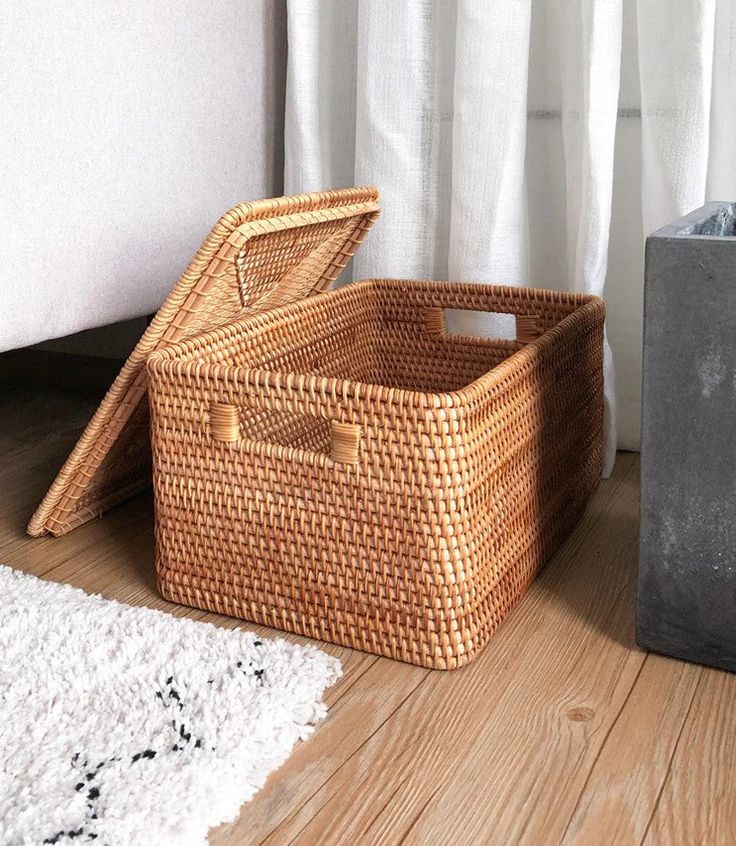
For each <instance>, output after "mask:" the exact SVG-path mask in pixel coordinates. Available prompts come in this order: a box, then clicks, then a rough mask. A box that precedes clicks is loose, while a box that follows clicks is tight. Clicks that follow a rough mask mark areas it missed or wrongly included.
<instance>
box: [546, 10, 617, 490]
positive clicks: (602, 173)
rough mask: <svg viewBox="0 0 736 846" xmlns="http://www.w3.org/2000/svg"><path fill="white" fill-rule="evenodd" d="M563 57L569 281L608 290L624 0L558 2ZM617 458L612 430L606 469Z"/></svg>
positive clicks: (607, 366) (608, 403) (610, 382)
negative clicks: (607, 277) (605, 286)
mask: <svg viewBox="0 0 736 846" xmlns="http://www.w3.org/2000/svg"><path fill="white" fill-rule="evenodd" d="M556 11H557V31H558V33H559V35H558V38H559V51H560V57H561V78H562V135H563V146H564V151H565V186H566V223H567V225H566V230H567V275H568V279H567V283H568V287H569V288H570V289H572V290H574V291H585V292H589V293H592V294H597V295H598V296H599V297H602V296H603V288H604V284H605V281H606V268H607V264H608V239H609V230H610V225H611V198H612V192H613V151H614V142H615V138H616V120H617V113H618V94H619V77H620V68H621V20H622V18H621V2H620V0H608V2H605V3H600V2H597V0H563V2H559V3H557V4H556ZM604 370H605V373H606V387H605V415H606V428H607V431H609V433H612V432H613V430H614V428H615V402H616V401H615V385H614V375H613V360H612V356H611V350H610V347H609V345H608V341H606V342H605V346H604ZM615 457H616V442H615V440H614V437H613V436H612V434H611V435H610V436H609V438H608V441H607V445H606V454H605V461H604V472H605V473H606V474H608V473H610V471H611V469H612V468H613V462H614V460H615Z"/></svg>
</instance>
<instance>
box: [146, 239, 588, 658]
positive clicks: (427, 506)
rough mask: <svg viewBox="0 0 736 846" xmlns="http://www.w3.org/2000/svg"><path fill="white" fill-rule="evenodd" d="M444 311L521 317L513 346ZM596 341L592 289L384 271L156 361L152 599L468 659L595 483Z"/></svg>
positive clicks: (348, 641)
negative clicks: (391, 276)
mask: <svg viewBox="0 0 736 846" xmlns="http://www.w3.org/2000/svg"><path fill="white" fill-rule="evenodd" d="M298 240H299V231H298V230H295V231H294V233H293V239H292V241H290V242H289V243H290V244H291V243H297V242H298ZM285 249H287V250H288V249H289V246H288V244H287V245H286V246H285ZM304 272H308V269H307V270H305V271H304ZM241 284H243V285H244V286H247V284H248V278H247V275H246V276H243V277H242V278H241ZM274 284H276V283H274ZM446 309H470V310H477V311H486V312H497V313H504V314H512V315H515V316H516V326H517V337H516V339H515V340H493V339H482V338H477V337H469V336H462V335H457V334H452V333H450V332H448V331H447V330H446V328H445V319H444V317H445V310H446ZM602 346H603V304H602V302H601V301H600V300H599V299H597V298H595V297H589V296H584V295H580V294H566V293H555V292H551V291H543V290H531V289H524V288H502V287H490V286H483V285H474V284H459V283H458V284H455V283H447V282H411V281H400V280H384V279H380V280H367V281H362V282H357V283H354V284H352V285H348V286H346V287H343V288H340V289H337V290H333V291H329V292H326V293H317V294H315V295H312V296H309V297H307V298H305V299H301V300H300V301H298V302H295V303H290V304H286V305H283V306H281V307H278V308H275V309H270V310H268V311H264V312H261V313H258V314H254V315H252V316H250V317H246V318H245V319H242V320H238V321H236V322H233V323H231V324H229V325H226V326H224V327H220V328H217V329H214V330H212V331H209V332H205V333H203V334H201V335H198V336H195V337H192V338H189V339H187V340H184V341H182V342H180V343H176V344H173V345H171V346H168V347H165V348H162V349H159V350H158V351H156V352H154V353H153V354H152V355H151V356H150V357H149V358H148V362H147V370H148V381H149V402H150V411H151V440H152V447H153V466H154V492H155V504H156V540H157V571H158V581H159V587H160V590H161V592H162V593H163V595H164V596H165V597H167V598H169V599H172V600H174V601H177V602H182V603H185V604H188V605H194V606H197V607H200V608H206V609H210V610H214V611H217V612H220V613H224V614H230V615H233V616H237V617H242V618H244V619H247V620H251V621H255V622H258V623H265V624H267V625H269V626H275V627H277V628H280V629H285V630H288V631H292V632H298V633H301V634H305V635H309V636H310V637H315V638H319V639H323V640H328V641H333V642H336V643H341V644H345V645H347V646H351V647H355V648H358V649H363V650H366V651H368V652H373V653H377V654H381V655H387V656H390V657H392V658H397V659H400V660H403V661H408V662H411V663H415V664H420V665H422V666H425V667H434V668H445V669H446V668H454V667H458V666H461V665H463V664H465V663H467V662H468V661H469V660H470V659H471V658H473V657H474V656H475V655H476V654H477V653H478V651H479V650H480V649H481V648H482V647H483V646H484V644H485V643H486V642H487V641H488V639H489V637H490V635H491V634H492V633H493V631H494V630H495V629H496V628H497V626H498V625H499V623H500V622H501V620H502V619H503V617H504V615H505V614H506V613H507V611H508V610H509V609H510V608H511V606H512V605H513V604H514V603H515V602H516V600H517V599H518V598H519V597H520V596H521V595H522V593H523V592H524V591H525V589H526V588H527V587H528V585H529V584H530V583H531V581H532V580H533V578H534V576H535V574H536V573H537V571H538V570H539V568H540V567H541V566H542V564H543V563H544V562H545V561H546V560H547V559H548V557H549V556H550V555H551V553H552V552H553V551H554V550H555V548H556V547H557V546H558V545H559V544H560V542H561V541H562V540H563V538H564V537H565V535H566V534H567V533H568V532H569V530H570V529H571V528H572V526H573V525H574V523H575V522H576V520H577V519H578V517H579V516H580V514H581V511H582V509H583V507H584V505H585V502H586V500H587V499H588V497H589V495H590V494H591V492H592V491H593V489H594V487H595V485H596V482H597V480H598V478H599V476H600V472H601V454H602V417H603V378H602Z"/></svg>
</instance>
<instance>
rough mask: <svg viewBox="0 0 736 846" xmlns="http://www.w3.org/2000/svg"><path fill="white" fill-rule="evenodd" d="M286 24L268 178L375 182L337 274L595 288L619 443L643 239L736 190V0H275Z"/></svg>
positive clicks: (626, 439)
mask: <svg viewBox="0 0 736 846" xmlns="http://www.w3.org/2000/svg"><path fill="white" fill-rule="evenodd" d="M288 37H289V58H288V82H287V111H286V173H285V181H286V190H287V191H289V192H291V191H302V190H312V189H317V188H322V187H327V186H340V185H348V184H364V183H369V184H375V185H377V186H378V187H379V188H380V189H381V193H382V206H383V215H382V219H381V221H380V223H379V225H378V226H377V227H376V228H375V229H374V230H373V232H372V233H371V235H370V237H369V238H368V239H367V240H366V242H365V244H364V245H363V247H362V248H361V250H360V251H359V254H358V256H357V257H356V259H355V269H354V272H355V275H356V276H357V277H361V276H370V275H392V276H407V277H416V278H421V277H424V278H432V277H434V278H447V277H449V278H452V279H465V280H469V281H476V282H493V283H500V284H524V285H534V286H537V287H548V288H562V289H571V290H578V291H591V292H593V293H596V294H602V295H603V296H604V298H605V299H606V301H607V304H608V315H609V319H608V337H609V339H610V342H611V346H612V348H613V357H612V356H611V354H610V350H607V356H606V376H607V392H606V400H607V411H608V423H609V449H608V463H609V466H610V463H611V461H612V458H613V450H614V448H615V445H616V442H617V441H616V428H618V445H619V446H621V447H623V448H634V449H635V448H637V447H638V438H639V410H640V409H639V386H640V375H641V374H640V369H641V354H640V346H641V316H642V301H641V289H642V273H643V249H642V248H643V234H644V233H645V232H648V231H651V230H652V229H654V228H656V227H657V226H659V225H661V224H663V223H665V222H667V221H668V220H671V219H674V218H675V217H678V216H680V215H681V214H684V213H685V212H687V211H690V210H691V209H692V208H694V207H696V206H697V205H700V204H701V203H702V202H703V201H704V200H705V199H706V198H710V197H716V196H717V197H718V198H719V199H725V198H727V197H726V195H728V194H729V193H730V195H731V196H730V198H731V199H733V198H734V197H736V175H735V174H736V169H734V167H733V165H732V164H731V162H732V142H733V137H734V129H735V128H736V109H735V104H736V97H734V91H735V90H736V89H735V88H734V82H735V81H736V80H735V77H736V68H735V67H734V62H735V61H736V59H735V58H734V55H735V54H734V41H735V40H736V0H717V2H716V0H639V3H638V4H635V3H634V0H534V2H532V0H504V2H479V0H456V2H434V0H407V2H393V0H288ZM637 47H638V49H637ZM639 67H641V75H640V74H639ZM464 320H465V321H466V322H465V323H464V324H463V326H464V328H466V329H469V330H474V331H481V332H494V331H499V328H500V327H499V326H498V325H497V324H492V323H490V322H489V321H488V320H484V319H482V318H472V319H471V318H464ZM457 328H460V327H457ZM613 360H615V362H616V370H617V380H616V381H617V388H616V390H614V375H613V374H614V368H613ZM616 408H617V409H618V414H616V412H615V409H616ZM616 423H618V427H617V426H616Z"/></svg>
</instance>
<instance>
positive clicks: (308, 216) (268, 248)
mask: <svg viewBox="0 0 736 846" xmlns="http://www.w3.org/2000/svg"><path fill="white" fill-rule="evenodd" d="M378 214H379V207H378V192H377V191H376V190H375V189H374V188H346V189H342V190H336V191H325V192H322V193H317V194H302V195H297V196H294V197H278V198H276V199H272V200H259V201H257V202H254V203H243V204H242V205H239V206H236V207H235V208H233V209H231V210H230V211H229V212H227V214H225V215H223V217H221V218H220V220H219V221H218V223H217V224H216V225H215V227H214V228H213V230H212V231H211V232H210V234H209V235H208V236H207V239H206V240H205V242H204V243H203V244H202V246H201V247H200V248H199V250H198V252H197V254H196V255H195V257H194V259H193V260H192V262H191V264H190V265H189V267H188V268H187V270H186V271H185V273H184V274H183V276H182V277H181V278H180V279H179V281H178V282H177V283H176V285H175V286H174V288H173V290H172V291H171V293H170V294H169V296H168V297H167V299H166V301H165V302H164V304H163V305H162V306H161V308H160V309H159V311H158V313H157V314H156V316H155V317H154V318H153V320H152V322H151V324H150V326H149V327H148V329H147V330H146V332H145V333H144V334H143V336H142V337H141V339H140V341H139V342H138V344H137V345H136V347H135V349H134V350H133V352H132V353H131V355H130V357H129V358H128V360H127V361H126V362H125V364H124V366H123V368H122V370H121V371H120V373H119V374H118V376H117V378H116V379H115V381H114V382H113V385H112V387H111V388H110V390H109V391H108V392H107V395H106V396H105V398H104V399H103V401H102V402H101V403H100V406H99V408H98V409H97V411H96V412H95V415H94V417H93V418H92V420H91V421H90V422H89V424H88V425H87V428H86V429H85V430H84V432H83V433H82V436H81V437H80V439H79V441H78V442H77V444H76V446H75V447H74V449H73V450H72V452H71V454H70V455H69V458H68V459H67V460H66V462H65V463H64V466H63V467H62V468H61V470H60V471H59V474H58V476H57V477H56V479H55V480H54V482H53V484H52V485H51V487H50V488H49V490H48V492H47V494H46V496H45V497H44V499H43V501H42V502H41V504H40V505H39V506H38V508H37V509H36V512H35V514H34V515H33V517H32V518H31V521H30V523H29V524H28V533H29V534H30V535H41V534H43V533H44V532H50V533H51V534H52V535H63V534H65V533H66V532H68V531H70V530H71V529H73V528H75V527H76V526H79V525H81V524H82V523H85V522H87V521H88V520H91V519H92V518H93V517H97V516H99V515H100V514H102V513H103V512H104V511H106V510H107V509H108V508H110V507H112V506H113V505H115V504H117V503H119V502H122V501H123V500H125V499H127V498H128V497H130V496H132V495H133V494H134V493H138V492H139V491H142V490H144V489H146V488H147V487H149V486H150V484H151V459H150V445H149V440H148V402H147V398H146V370H145V361H146V358H147V357H148V355H149V353H151V352H152V351H153V350H155V349H156V348H157V347H158V346H160V345H161V344H167V343H171V342H175V341H180V340H182V339H184V338H188V337H190V336H191V335H195V334H197V333H199V332H203V331H206V330H208V329H213V328H215V327H217V326H220V325H222V324H225V323H229V322H231V321H232V320H236V319H239V318H241V317H244V316H245V315H248V314H251V313H253V312H256V311H262V310H264V309H267V308H273V307H275V306H279V305H284V304H286V303H288V302H293V301H295V300H298V299H301V298H303V297H307V296H309V295H311V294H313V293H316V292H318V291H323V290H325V289H326V288H327V287H329V285H330V284H331V283H332V282H333V281H334V280H335V279H336V278H337V276H338V275H339V274H340V272H341V271H342V269H343V268H344V267H345V265H346V264H347V262H348V261H349V259H350V257H351V256H352V255H353V253H354V252H355V250H356V249H357V248H358V246H359V244H360V243H361V241H362V240H363V238H364V237H365V235H366V233H367V232H368V230H369V229H370V228H371V226H372V225H373V223H374V222H375V220H376V218H377V217H378Z"/></svg>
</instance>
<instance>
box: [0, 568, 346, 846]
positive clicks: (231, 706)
mask: <svg viewBox="0 0 736 846" xmlns="http://www.w3.org/2000/svg"><path fill="white" fill-rule="evenodd" d="M339 675H340V665H339V662H338V661H337V660H335V659H334V658H331V657H329V656H328V655H325V654H324V653H323V652H320V651H319V650H318V649H315V648H313V647H300V646H295V645H292V644H289V643H287V642H285V641H283V640H262V639H260V638H258V637H256V636H255V635H253V634H250V633H248V632H245V631H237V630H235V631H227V630H224V629H218V628H216V627H215V626H212V625H209V624H207V623H197V622H194V621H191V620H183V619H176V618H174V617H171V616H169V615H167V614H164V613H162V612H160V611H153V610H150V609H147V608H132V607H130V606H127V605H121V604H120V603H117V602H112V601H109V600H105V599H102V598H101V597H98V596H88V595H87V594H85V593H83V592H82V591H81V590H77V589H76V588H72V587H69V586H68V585H58V584H54V583H52V582H45V581H41V580H39V579H36V578H34V577H32V576H27V575H25V574H23V573H20V572H18V571H15V570H11V569H10V568H8V567H0V843H2V844H3V846H10V845H11V844H12V846H15V844H39V846H40V844H46V843H52V844H58V846H67V844H81V843H93V842H96V843H97V844H100V846H101V845H102V844H110V846H115V844H126V846H127V845H128V844H146V846H150V844H177V846H184V844H195V843H196V844H201V843H204V842H205V841H206V839H207V830H208V829H209V828H210V827H211V826H215V825H217V824H218V823H220V822H225V821H228V820H232V819H234V818H235V817H236V816H237V814H238V809H239V808H240V805H241V804H242V803H243V802H244V801H246V800H247V799H249V798H250V797H251V796H253V794H254V793H255V792H256V791H257V790H258V789H259V788H260V787H261V786H262V785H263V783H264V782H265V780H266V777H267V776H268V774H269V773H271V772H272V771H273V770H275V769H276V768H277V767H278V766H279V765H281V764H282V763H283V762H284V761H285V760H286V759H287V758H288V756H289V753H290V752H291V750H292V748H293V746H294V744H295V743H296V742H297V741H298V740H300V739H304V738H305V737H306V736H307V735H308V734H309V733H310V731H311V730H312V726H313V725H314V724H315V722H317V721H318V720H319V719H321V718H322V717H323V716H324V715H325V706H324V705H323V704H322V694H323V692H324V690H325V688H327V687H328V686H329V685H330V684H332V683H333V682H334V681H335V680H336V679H337V678H338V676H339Z"/></svg>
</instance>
